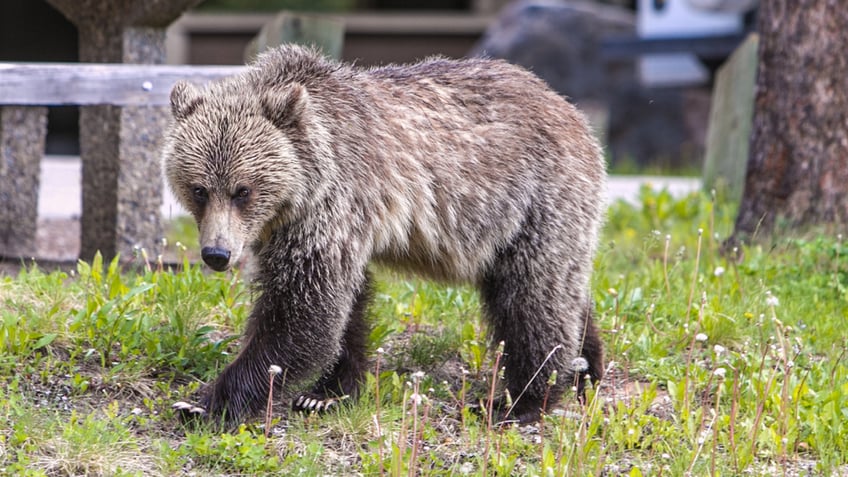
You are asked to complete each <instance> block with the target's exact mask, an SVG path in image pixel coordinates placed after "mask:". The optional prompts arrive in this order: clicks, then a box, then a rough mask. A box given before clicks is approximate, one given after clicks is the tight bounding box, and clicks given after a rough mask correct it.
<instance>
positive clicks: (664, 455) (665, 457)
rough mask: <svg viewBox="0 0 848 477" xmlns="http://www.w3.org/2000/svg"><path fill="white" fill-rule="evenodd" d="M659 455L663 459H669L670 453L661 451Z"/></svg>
mask: <svg viewBox="0 0 848 477" xmlns="http://www.w3.org/2000/svg"><path fill="white" fill-rule="evenodd" d="M661 457H662V458H663V460H669V459H671V454H667V453H665V452H663V454H662V456H661Z"/></svg>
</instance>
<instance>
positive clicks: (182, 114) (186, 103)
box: [171, 81, 203, 121]
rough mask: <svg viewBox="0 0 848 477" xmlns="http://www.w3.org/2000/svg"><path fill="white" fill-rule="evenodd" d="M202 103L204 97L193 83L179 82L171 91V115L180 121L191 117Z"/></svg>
mask: <svg viewBox="0 0 848 477" xmlns="http://www.w3.org/2000/svg"><path fill="white" fill-rule="evenodd" d="M201 103H203V96H201V95H200V91H199V90H198V89H197V88H196V87H195V86H194V85H192V84H191V83H188V82H186V81H177V82H176V84H174V87H173V89H171V114H173V115H174V118H175V119H177V120H178V121H179V120H183V119H185V118H187V117H189V116H191V114H192V113H194V111H195V110H196V109H197V107H198V106H200V104H201Z"/></svg>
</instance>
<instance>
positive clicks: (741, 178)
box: [703, 34, 758, 201]
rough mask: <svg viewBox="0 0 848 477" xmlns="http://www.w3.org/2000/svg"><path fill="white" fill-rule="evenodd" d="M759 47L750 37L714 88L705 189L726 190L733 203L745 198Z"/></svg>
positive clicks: (705, 160)
mask: <svg viewBox="0 0 848 477" xmlns="http://www.w3.org/2000/svg"><path fill="white" fill-rule="evenodd" d="M757 46H758V37H757V35H756V34H752V35H750V36H749V37H748V39H747V40H745V42H744V43H742V45H741V46H740V47H739V48H738V49H737V50H736V51H735V52H734V53H733V55H731V56H730V58H729V59H728V60H727V62H726V63H725V64H724V65H722V67H721V68H720V69H719V70H718V73H717V74H716V80H715V85H714V86H713V100H712V107H711V110H710V123H709V126H708V127H707V150H706V154H705V157H704V172H703V177H704V188H705V189H707V190H709V189H715V188H719V189H723V190H724V191H725V193H726V194H727V198H728V199H729V200H731V201H738V200H739V198H740V197H742V189H743V187H744V184H745V170H746V167H747V164H748V148H749V143H750V140H751V127H752V124H753V116H754V94H755V91H756V83H757Z"/></svg>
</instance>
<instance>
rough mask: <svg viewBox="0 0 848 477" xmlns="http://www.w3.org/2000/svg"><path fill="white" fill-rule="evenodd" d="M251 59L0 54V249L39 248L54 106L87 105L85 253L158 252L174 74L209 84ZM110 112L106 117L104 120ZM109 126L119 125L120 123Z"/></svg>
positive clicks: (83, 130) (83, 114)
mask: <svg viewBox="0 0 848 477" xmlns="http://www.w3.org/2000/svg"><path fill="white" fill-rule="evenodd" d="M243 70H244V67H228V66H170V65H148V64H143V65H142V64H85V63H67V64H50V63H41V64H39V63H0V204H2V206H0V256H4V257H7V258H8V257H29V256H32V255H33V254H34V253H35V250H34V246H35V234H36V227H37V219H38V188H39V170H40V162H41V159H42V157H43V156H44V143H45V136H46V132H47V108H48V107H50V106H59V105H77V106H81V108H80V149H81V153H80V156H81V159H82V168H83V171H82V217H81V221H82V226H81V244H82V246H81V252H80V256H81V257H82V258H90V257H91V256H93V255H94V253H96V252H97V251H100V252H102V253H103V255H104V256H106V257H111V256H114V255H115V254H117V253H120V254H122V256H124V257H125V258H129V257H130V256H131V254H132V252H133V250H134V249H136V248H138V247H144V248H146V249H147V250H148V253H150V254H155V253H158V249H159V247H161V245H160V244H161V238H162V226H161V217H160V215H161V214H160V206H161V201H162V192H163V182H162V174H161V170H160V164H159V153H160V149H161V146H162V140H163V135H164V132H165V128H166V127H167V125H168V121H169V118H170V112H169V110H168V98H169V94H170V89H171V87H172V86H173V84H174V83H175V82H176V81H177V80H181V79H182V80H188V81H191V82H194V83H197V84H204V83H207V82H209V81H213V80H217V79H220V78H223V77H225V76H230V75H233V74H237V73H239V72H241V71H243ZM104 118H106V119H107V120H104ZM110 128H117V129H118V131H117V134H116V131H114V130H110Z"/></svg>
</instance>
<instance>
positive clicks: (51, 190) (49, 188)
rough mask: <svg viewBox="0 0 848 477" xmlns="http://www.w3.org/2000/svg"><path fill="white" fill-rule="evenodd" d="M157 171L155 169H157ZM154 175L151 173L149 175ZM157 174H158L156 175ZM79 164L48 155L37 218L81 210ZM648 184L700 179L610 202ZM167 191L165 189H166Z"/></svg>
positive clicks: (169, 213)
mask: <svg viewBox="0 0 848 477" xmlns="http://www.w3.org/2000/svg"><path fill="white" fill-rule="evenodd" d="M156 170H157V171H158V168H157V169H156ZM152 173H153V172H152ZM157 173H158V172H157ZM81 182H82V181H81V169H80V161H79V158H77V157H72V156H48V157H46V158H45V159H44V160H43V161H42V162H41V190H40V194H39V197H38V216H39V217H40V218H47V219H52V218H68V217H78V216H79V215H80V212H81V210H82V205H81V201H82V193H81V191H80V189H81V186H80V184H81ZM644 183H649V184H651V185H653V186H654V187H655V188H658V189H662V188H667V189H668V190H669V192H671V193H672V194H673V195H677V196H679V195H685V194H687V193H689V192H692V191H696V190H698V188H699V187H700V186H701V180H700V179H699V178H688V177H662V176H612V177H610V179H609V184H608V185H609V195H610V199H611V200H616V199H624V200H628V201H634V202H635V201H636V199H637V197H638V195H639V188H640V187H641V186H642V184H644ZM166 189H167V188H166ZM185 213H186V212H185V211H184V210H183V209H182V207H180V206H179V204H177V202H176V201H175V200H174V197H173V196H172V195H171V193H170V191H168V190H166V191H165V193H164V197H163V202H162V214H163V216H164V217H166V218H167V217H175V216H178V215H183V214H185Z"/></svg>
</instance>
